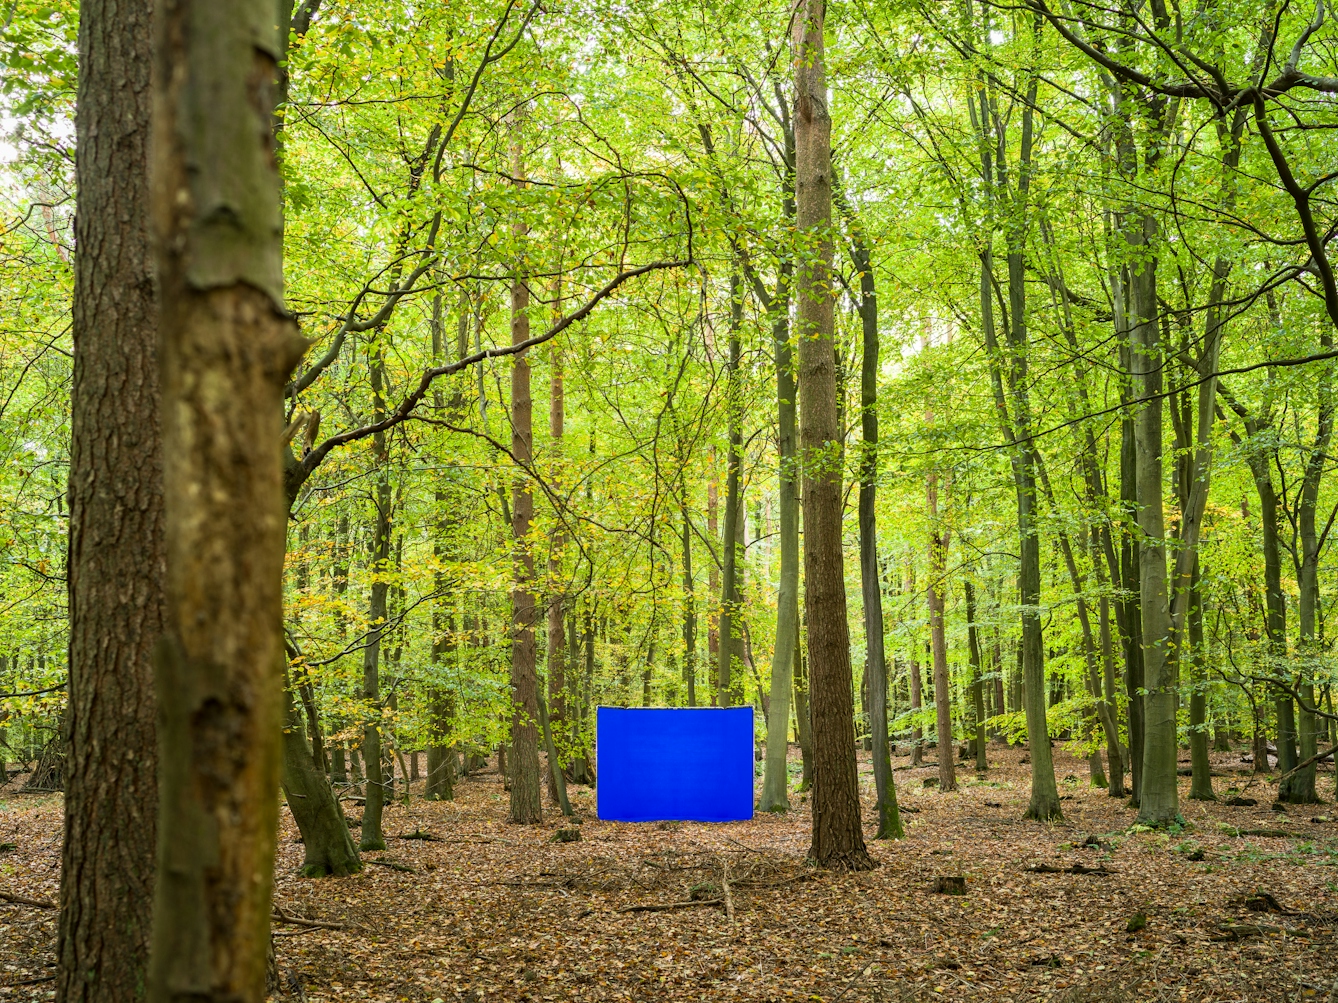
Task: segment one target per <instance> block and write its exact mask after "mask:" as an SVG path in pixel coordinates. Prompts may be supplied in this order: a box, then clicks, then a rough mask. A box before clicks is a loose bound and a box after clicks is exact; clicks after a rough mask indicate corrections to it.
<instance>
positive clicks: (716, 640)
mask: <svg viewBox="0 0 1338 1003" xmlns="http://www.w3.org/2000/svg"><path fill="white" fill-rule="evenodd" d="M710 457H711V459H710V469H711V478H710V480H708V481H707V482H706V533H707V537H708V538H709V539H710V540H711V542H712V543H714V542H715V541H716V540H718V539H719V536H718V534H719V532H720V526H719V522H720V498H719V490H718V488H717V485H716V460H715V447H714V446H712V447H711V450H710ZM706 587H707V589H708V590H709V592H710V595H711V597H712V599H714V598H715V597H716V596H719V595H720V564H719V562H717V561H715V560H712V561H711V564H710V568H709V571H708V573H707V578H706ZM706 654H707V660H708V662H709V664H710V668H709V670H708V675H710V677H711V678H710V682H711V706H712V707H714V706H715V705H716V699H717V697H718V694H717V693H716V677H717V676H718V675H719V671H720V670H719V661H720V615H719V611H718V609H717V613H716V615H715V616H712V617H709V618H708V626H707V628H706Z"/></svg>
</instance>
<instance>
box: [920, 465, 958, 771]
mask: <svg viewBox="0 0 1338 1003" xmlns="http://www.w3.org/2000/svg"><path fill="white" fill-rule="evenodd" d="M926 498H927V500H928V502H929V520H930V530H929V588H928V590H927V594H928V597H929V646H930V650H931V652H932V655H933V662H934V712H935V714H934V717H935V721H934V732H935V735H936V736H937V739H938V786H939V790H941V791H955V790H956V789H957V767H956V763H955V762H954V760H953V755H952V686H951V684H950V683H949V681H948V639H947V635H946V633H945V632H944V629H943V598H944V591H945V590H944V586H943V578H944V575H945V574H946V572H947V552H948V531H947V530H946V529H943V528H942V527H941V526H940V525H939V518H938V475H937V474H934V473H931V474H930V475H929V481H928V490H927V491H926Z"/></svg>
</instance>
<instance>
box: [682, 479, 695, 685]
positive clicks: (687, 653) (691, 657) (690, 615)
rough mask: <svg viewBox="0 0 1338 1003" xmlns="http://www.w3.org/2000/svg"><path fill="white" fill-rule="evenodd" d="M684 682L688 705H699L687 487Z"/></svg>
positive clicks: (684, 565) (684, 520)
mask: <svg viewBox="0 0 1338 1003" xmlns="http://www.w3.org/2000/svg"><path fill="white" fill-rule="evenodd" d="M683 498H684V504H683V682H684V683H685V685H686V690H687V698H688V706H689V707H696V706H697V600H696V597H695V596H694V595H693V590H692V524H691V522H689V520H688V510H687V489H686V486H684V489H683Z"/></svg>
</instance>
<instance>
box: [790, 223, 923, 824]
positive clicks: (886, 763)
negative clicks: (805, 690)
mask: <svg viewBox="0 0 1338 1003" xmlns="http://www.w3.org/2000/svg"><path fill="white" fill-rule="evenodd" d="M842 206H843V209H844V212H845V214H846V216H847V223H848V225H849V227H850V231H851V241H850V259H851V265H852V266H853V267H854V269H855V271H856V273H857V274H858V275H859V280H860V305H859V314H860V334H861V354H860V432H861V437H862V440H863V441H862V443H861V453H860V464H859V555H860V565H859V567H860V592H861V596H862V598H863V600H864V637H865V651H866V660H865V663H864V664H865V674H866V676H867V678H868V693H869V732H870V737H871V739H872V743H871V751H872V752H873V757H872V758H873V782H874V789H875V791H876V793H877V812H878V831H877V834H876V835H875V836H874V838H875V839H901V838H902V837H903V836H904V835H905V830H904V829H903V828H902V825H901V812H900V811H899V810H898V808H897V787H896V778H895V777H894V776H893V774H892V759H891V755H890V753H889V750H888V745H887V689H888V686H887V655H886V652H885V651H884V650H883V589H882V579H881V575H880V571H879V566H878V523H877V515H876V502H877V482H878V361H879V359H878V357H879V350H878V293H877V286H876V285H875V283H874V277H873V263H872V260H871V255H870V251H869V245H868V241H867V240H866V239H865V235H864V231H863V228H862V227H861V226H860V223H859V220H858V219H857V218H856V216H855V214H854V211H853V209H851V208H850V207H849V206H848V205H847V204H846V203H845V202H842ZM784 463H785V461H782V464H783V465H784ZM782 539H783V537H782ZM782 557H783V555H782ZM797 570H798V569H797V568H796V571H797Z"/></svg>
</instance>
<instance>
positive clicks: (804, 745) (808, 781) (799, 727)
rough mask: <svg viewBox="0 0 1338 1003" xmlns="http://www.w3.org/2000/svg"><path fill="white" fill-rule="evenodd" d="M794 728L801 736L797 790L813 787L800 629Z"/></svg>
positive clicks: (796, 646)
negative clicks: (799, 771)
mask: <svg viewBox="0 0 1338 1003" xmlns="http://www.w3.org/2000/svg"><path fill="white" fill-rule="evenodd" d="M794 730H795V734H796V735H798V737H799V759H800V764H801V771H802V772H801V773H800V775H799V787H798V788H797V791H798V792H799V793H802V792H804V791H807V790H811V789H812V787H813V725H812V718H810V717H809V713H808V663H807V661H805V659H804V646H803V644H802V643H801V639H800V637H799V633H798V631H796V632H795V640H794Z"/></svg>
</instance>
